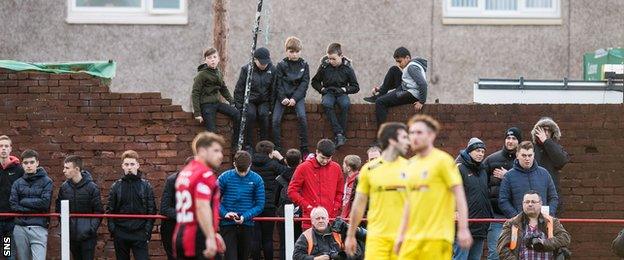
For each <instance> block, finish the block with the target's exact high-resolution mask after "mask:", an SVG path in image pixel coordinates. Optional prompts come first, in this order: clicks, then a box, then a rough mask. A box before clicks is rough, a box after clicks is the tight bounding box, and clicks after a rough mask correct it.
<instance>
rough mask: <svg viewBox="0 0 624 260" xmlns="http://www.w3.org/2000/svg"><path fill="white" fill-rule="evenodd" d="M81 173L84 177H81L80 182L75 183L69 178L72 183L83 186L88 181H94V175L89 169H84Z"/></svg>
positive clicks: (78, 186)
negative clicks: (92, 175)
mask: <svg viewBox="0 0 624 260" xmlns="http://www.w3.org/2000/svg"><path fill="white" fill-rule="evenodd" d="M80 175H82V179H80V181H79V182H78V183H74V182H72V181H71V180H68V182H69V183H70V185H72V186H74V187H75V188H81V187H82V186H85V185H86V184H87V183H89V182H92V181H93V177H91V173H90V172H89V171H87V170H82V171H81V172H80Z"/></svg>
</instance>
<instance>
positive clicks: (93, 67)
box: [0, 60, 116, 79]
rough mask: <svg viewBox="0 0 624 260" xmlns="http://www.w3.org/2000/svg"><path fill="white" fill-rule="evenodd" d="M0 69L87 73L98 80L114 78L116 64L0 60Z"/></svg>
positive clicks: (104, 62)
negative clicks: (98, 78)
mask: <svg viewBox="0 0 624 260" xmlns="http://www.w3.org/2000/svg"><path fill="white" fill-rule="evenodd" d="M0 68H4V69H9V70H14V71H24V70H33V71H42V72H50V73H57V74H60V73H87V74H89V75H93V76H96V77H100V78H106V79H111V78H113V77H115V69H116V63H115V62H114V61H82V62H59V63H55V62H50V63H47V62H45V63H27V62H21V61H14V60H0Z"/></svg>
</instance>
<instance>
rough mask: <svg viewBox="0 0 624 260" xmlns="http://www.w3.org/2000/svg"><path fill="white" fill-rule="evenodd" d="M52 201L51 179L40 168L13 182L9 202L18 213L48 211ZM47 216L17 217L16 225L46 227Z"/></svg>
mask: <svg viewBox="0 0 624 260" xmlns="http://www.w3.org/2000/svg"><path fill="white" fill-rule="evenodd" d="M51 201H52V179H50V177H48V173H47V172H46V171H45V170H44V169H43V168H42V167H39V168H37V171H36V172H35V173H34V174H24V175H23V176H22V178H20V179H18V180H17V181H15V183H13V187H11V198H10V199H9V203H10V204H11V209H13V211H15V212H18V213H48V212H49V211H50V204H51ZM48 223H49V220H48V218H45V217H43V218H40V217H19V218H15V225H18V226H41V227H45V228H47V227H48Z"/></svg>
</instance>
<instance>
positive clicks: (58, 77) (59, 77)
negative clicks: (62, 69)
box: [50, 74, 69, 79]
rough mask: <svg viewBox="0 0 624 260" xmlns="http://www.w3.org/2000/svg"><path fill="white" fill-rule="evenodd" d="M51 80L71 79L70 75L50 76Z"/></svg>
mask: <svg viewBox="0 0 624 260" xmlns="http://www.w3.org/2000/svg"><path fill="white" fill-rule="evenodd" d="M50 79H69V74H50Z"/></svg>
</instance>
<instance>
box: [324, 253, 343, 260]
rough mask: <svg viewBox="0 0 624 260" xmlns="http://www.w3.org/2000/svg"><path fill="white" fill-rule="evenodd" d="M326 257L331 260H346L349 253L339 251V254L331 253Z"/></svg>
mask: <svg viewBox="0 0 624 260" xmlns="http://www.w3.org/2000/svg"><path fill="white" fill-rule="evenodd" d="M326 255H328V256H329V259H335V260H345V259H347V253H346V252H345V251H339V252H335V251H332V252H329V253H327V254H326Z"/></svg>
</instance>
